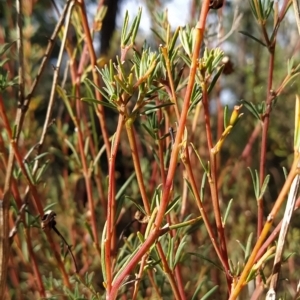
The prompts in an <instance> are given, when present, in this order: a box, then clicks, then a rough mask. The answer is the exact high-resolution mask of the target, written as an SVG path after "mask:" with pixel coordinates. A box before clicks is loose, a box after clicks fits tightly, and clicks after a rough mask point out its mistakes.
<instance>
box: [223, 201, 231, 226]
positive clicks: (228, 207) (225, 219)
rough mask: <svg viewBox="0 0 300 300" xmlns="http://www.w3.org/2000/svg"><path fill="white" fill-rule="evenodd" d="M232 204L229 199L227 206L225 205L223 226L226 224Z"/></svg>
mask: <svg viewBox="0 0 300 300" xmlns="http://www.w3.org/2000/svg"><path fill="white" fill-rule="evenodd" d="M232 202H233V199H230V201H229V202H228V205H227V208H226V211H225V216H224V221H223V224H224V226H225V224H226V221H227V218H228V215H229V212H230V209H231V205H232Z"/></svg>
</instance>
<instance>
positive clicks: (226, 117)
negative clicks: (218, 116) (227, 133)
mask: <svg viewBox="0 0 300 300" xmlns="http://www.w3.org/2000/svg"><path fill="white" fill-rule="evenodd" d="M223 118H224V129H225V128H227V125H228V105H225V107H224V114H223Z"/></svg>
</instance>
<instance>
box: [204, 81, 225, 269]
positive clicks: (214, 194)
mask: <svg viewBox="0 0 300 300" xmlns="http://www.w3.org/2000/svg"><path fill="white" fill-rule="evenodd" d="M202 102H203V108H204V120H205V128H206V137H207V145H208V149H209V153H210V164H211V167H210V173H209V174H208V180H209V186H210V191H211V198H212V204H213V210H214V217H215V222H216V226H217V231H218V236H219V240H220V245H221V252H222V256H223V259H224V260H225V261H228V253H227V246H226V238H225V232H224V226H223V223H222V216H221V211H220V204H219V196H218V186H217V156H216V155H217V154H216V153H213V151H212V149H213V141H212V131H211V126H210V112H209V103H208V93H207V83H206V82H203V83H202ZM228 270H229V269H228Z"/></svg>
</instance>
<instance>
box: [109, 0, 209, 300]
mask: <svg viewBox="0 0 300 300" xmlns="http://www.w3.org/2000/svg"><path fill="white" fill-rule="evenodd" d="M209 4H210V0H204V1H203V2H202V10H201V13H200V18H199V22H198V23H197V26H196V29H195V44H194V45H195V46H194V49H193V50H194V51H193V58H192V63H191V68H190V75H189V81H188V85H187V89H186V93H185V97H184V102H183V107H182V112H181V116H180V121H179V126H178V130H177V134H176V138H175V142H174V145H173V151H172V153H171V160H170V166H169V171H168V175H167V179H166V185H165V187H164V189H163V195H162V199H161V203H160V206H159V209H158V214H157V216H156V220H155V224H154V225H155V226H154V229H153V230H152V231H151V233H150V235H149V237H148V238H147V239H146V241H145V242H144V244H143V245H142V246H141V248H140V249H139V250H138V252H137V253H136V255H135V256H134V257H133V258H132V260H131V261H130V262H129V263H128V265H127V266H126V267H125V268H124V270H123V271H122V272H121V273H120V274H119V276H118V277H117V278H115V280H114V284H113V286H112V289H111V292H110V294H108V295H107V299H110V300H114V299H115V298H116V296H117V293H118V290H119V288H120V286H121V284H122V282H123V281H124V279H125V277H126V276H127V275H128V274H129V273H130V272H131V271H132V270H133V269H134V267H135V266H136V264H137V263H138V262H139V260H140V259H141V258H142V257H143V255H144V254H145V253H146V252H147V251H148V250H149V248H150V247H151V245H152V244H153V242H154V241H155V240H156V239H157V238H158V236H159V234H160V225H161V223H162V221H163V218H164V214H165V211H166V208H167V205H168V203H169V197H170V191H171V187H172V183H173V178H174V174H175V170H176V167H177V158H178V154H179V151H180V148H181V147H180V143H181V140H182V136H183V132H184V129H185V125H186V120H187V113H188V109H189V105H190V98H191V95H192V90H193V86H194V83H195V75H196V70H197V62H198V56H199V52H200V47H201V43H202V41H203V36H204V29H205V22H206V17H207V15H208V11H209Z"/></svg>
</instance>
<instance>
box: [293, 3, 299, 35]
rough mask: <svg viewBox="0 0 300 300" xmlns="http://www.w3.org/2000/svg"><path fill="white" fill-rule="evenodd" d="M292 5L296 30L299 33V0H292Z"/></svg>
mask: <svg viewBox="0 0 300 300" xmlns="http://www.w3.org/2000/svg"><path fill="white" fill-rule="evenodd" d="M293 6H294V13H295V19H296V23H297V27H298V32H299V35H300V4H299V0H293Z"/></svg>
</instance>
